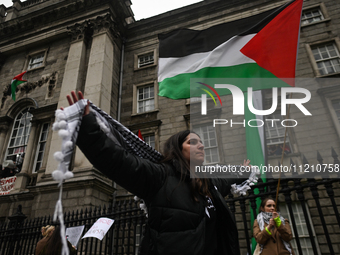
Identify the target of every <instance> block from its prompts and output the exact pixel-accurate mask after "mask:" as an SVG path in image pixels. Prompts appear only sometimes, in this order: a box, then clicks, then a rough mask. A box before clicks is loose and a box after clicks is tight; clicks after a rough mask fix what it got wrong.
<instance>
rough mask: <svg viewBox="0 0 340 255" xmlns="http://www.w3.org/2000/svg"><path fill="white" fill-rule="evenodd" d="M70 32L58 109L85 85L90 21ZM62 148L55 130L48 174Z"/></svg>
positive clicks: (72, 28)
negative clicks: (70, 38)
mask: <svg viewBox="0 0 340 255" xmlns="http://www.w3.org/2000/svg"><path fill="white" fill-rule="evenodd" d="M68 29H69V33H70V35H71V36H72V42H71V45H70V49H69V54H68V58H67V62H66V66H65V73H64V77H63V82H62V86H61V91H60V97H59V101H58V109H60V107H67V106H68V102H67V100H66V95H68V94H70V92H71V91H72V90H74V91H77V90H80V89H81V87H83V83H84V71H85V64H86V40H87V38H88V30H89V26H88V22H84V23H82V24H75V25H74V26H72V27H68ZM60 150H61V139H60V138H59V136H58V134H57V132H53V134H52V139H51V147H50V153H49V155H48V159H47V167H46V172H45V173H46V174H47V175H49V174H52V172H53V171H54V170H56V169H57V167H58V162H57V161H56V160H55V159H54V157H53V154H54V153H55V152H56V151H60Z"/></svg>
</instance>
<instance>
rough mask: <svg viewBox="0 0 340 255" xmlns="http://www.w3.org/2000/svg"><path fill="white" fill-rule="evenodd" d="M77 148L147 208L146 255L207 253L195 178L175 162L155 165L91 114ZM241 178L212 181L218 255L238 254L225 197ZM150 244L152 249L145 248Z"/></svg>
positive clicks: (203, 203)
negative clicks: (117, 140)
mask: <svg viewBox="0 0 340 255" xmlns="http://www.w3.org/2000/svg"><path fill="white" fill-rule="evenodd" d="M77 145H78V146H79V148H80V149H81V150H82V152H83V153H84V154H85V156H86V157H87V158H88V159H89V161H90V162H91V163H92V164H93V165H94V167H96V168H97V169H98V170H100V171H101V172H102V173H104V174H105V175H106V176H108V177H109V178H111V179H112V180H114V181H115V182H116V183H117V184H119V185H120V186H122V187H123V188H125V189H127V190H128V191H130V192H132V193H133V194H135V195H137V196H138V197H140V198H142V199H143V200H144V201H145V202H146V205H147V207H148V215H149V219H148V226H149V227H148V229H147V232H148V234H147V237H146V239H147V240H146V239H144V240H143V242H142V246H143V245H144V247H143V249H145V250H146V251H147V254H160V255H166V254H169V255H170V254H171V255H185V254H187V255H204V249H205V247H204V246H205V206H206V200H205V198H204V197H203V196H202V197H199V202H196V201H194V199H193V197H192V195H191V192H190V187H189V181H190V178H187V179H186V180H184V181H182V182H181V181H180V175H179V172H178V171H177V170H176V169H175V167H174V166H172V165H170V164H156V163H153V162H151V161H148V160H145V159H142V158H139V157H137V156H134V155H132V154H130V153H128V152H126V151H125V150H124V149H123V148H121V147H120V146H118V145H116V144H115V143H114V142H113V141H111V140H110V139H108V138H107V136H106V135H105V134H104V133H103V132H102V131H101V130H100V128H99V125H98V124H97V122H96V120H95V117H94V116H93V115H92V114H89V115H87V116H84V118H83V121H82V125H81V128H80V131H79V136H78V140H77ZM241 181H242V179H237V180H233V179H213V180H212V182H211V187H210V192H211V194H212V198H213V202H214V206H215V208H216V214H217V224H216V225H217V229H216V231H217V235H216V236H217V244H218V254H228V255H239V254H240V251H239V244H238V235H237V228H236V223H235V219H234V216H233V214H232V213H231V211H230V210H229V208H228V206H227V204H226V203H225V200H224V198H223V197H225V196H226V195H227V194H228V193H229V192H230V188H231V184H233V183H235V182H237V183H240V182H241ZM145 245H147V247H145Z"/></svg>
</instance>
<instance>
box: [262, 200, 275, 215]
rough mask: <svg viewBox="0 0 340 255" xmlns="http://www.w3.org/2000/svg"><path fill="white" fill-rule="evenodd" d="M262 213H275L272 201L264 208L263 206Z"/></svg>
mask: <svg viewBox="0 0 340 255" xmlns="http://www.w3.org/2000/svg"><path fill="white" fill-rule="evenodd" d="M264 211H265V212H275V202H274V200H271V199H269V200H268V201H267V202H266V204H265V206H264Z"/></svg>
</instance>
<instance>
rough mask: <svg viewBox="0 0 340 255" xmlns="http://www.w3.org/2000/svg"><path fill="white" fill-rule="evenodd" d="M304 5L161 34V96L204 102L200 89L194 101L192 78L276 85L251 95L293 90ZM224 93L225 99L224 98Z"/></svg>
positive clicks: (243, 85)
mask: <svg viewBox="0 0 340 255" xmlns="http://www.w3.org/2000/svg"><path fill="white" fill-rule="evenodd" d="M302 4H303V0H294V1H291V2H289V3H287V4H285V5H283V6H281V7H279V8H276V9H274V10H270V11H266V12H263V13H260V14H258V15H254V16H251V17H247V18H244V19H239V20H236V21H232V22H229V23H224V24H220V25H216V26H213V27H210V28H208V29H205V30H201V31H196V30H190V29H178V30H175V31H172V32H169V33H167V34H160V35H159V36H158V38H159V70H158V82H159V95H160V96H165V97H169V98H172V99H180V98H190V96H191V97H194V96H201V94H202V93H201V91H202V90H201V89H200V90H197V95H196V94H193V92H192V91H191V93H192V94H191V95H190V79H191V78H202V79H204V78H275V79H276V80H277V82H275V84H274V85H273V84H272V82H268V83H266V82H261V83H260V82H258V83H255V84H251V86H252V87H253V90H258V89H265V88H272V87H274V86H275V87H283V86H286V87H287V86H294V79H293V78H294V77H295V66H296V56H297V50H298V41H299V40H298V39H299V32H300V19H301V11H302ZM254 24H256V25H255V26H254ZM277 78H280V79H277ZM239 80H243V81H244V80H247V79H239ZM267 80H271V81H272V79H267ZM234 85H237V86H239V87H240V88H241V89H242V91H247V87H248V86H250V84H249V83H247V82H241V83H240V84H234ZM225 90H226V89H224V92H222V93H221V94H226V92H225ZM219 93H220V92H219Z"/></svg>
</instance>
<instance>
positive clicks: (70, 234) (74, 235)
mask: <svg viewBox="0 0 340 255" xmlns="http://www.w3.org/2000/svg"><path fill="white" fill-rule="evenodd" d="M84 228H85V225H82V226H77V227H70V228H66V236H67V240H68V241H69V242H70V243H71V244H72V245H73V246H74V247H77V245H78V242H79V240H80V237H81V235H82V234H83V231H84Z"/></svg>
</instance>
